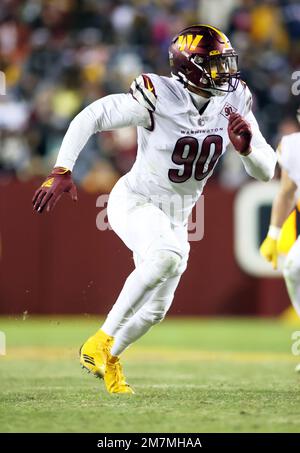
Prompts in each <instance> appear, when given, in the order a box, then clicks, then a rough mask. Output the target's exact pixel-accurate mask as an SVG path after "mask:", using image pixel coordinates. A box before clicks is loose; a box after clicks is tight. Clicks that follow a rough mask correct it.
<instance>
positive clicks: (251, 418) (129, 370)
mask: <svg viewBox="0 0 300 453" xmlns="http://www.w3.org/2000/svg"><path fill="white" fill-rule="evenodd" d="M98 325H99V321H97V320H96V319H95V318H93V317H88V316H86V317H73V318H71V317H66V318H63V317H61V318H49V317H48V318H31V317H29V318H27V319H23V318H17V317H16V318H13V317H11V318H0V330H1V331H3V332H5V334H6V340H7V354H6V356H0V382H1V392H0V430H1V432H99V433H103V432H108V433H113V432H161V433H167V432H171V433H175V432H199V433H201V432H300V374H296V373H295V371H294V368H295V365H296V364H297V363H298V361H299V362H300V357H299V356H298V357H295V356H293V355H292V353H291V344H292V340H291V334H292V332H293V331H295V330H300V326H299V325H298V326H297V325H289V324H284V323H282V322H280V321H277V320H276V321H275V320H268V321H266V320H250V319H246V320H240V319H216V320H211V319H195V318H194V319H168V320H165V321H164V322H163V323H162V324H160V325H159V326H156V327H155V328H153V330H152V331H151V332H150V333H149V334H148V335H146V336H145V337H144V338H143V339H142V340H140V341H139V342H138V343H137V344H136V345H134V346H132V347H131V348H130V349H129V350H128V351H127V352H126V353H125V354H124V357H123V363H124V368H125V371H126V376H127V379H128V382H130V383H131V384H132V386H133V387H134V389H135V390H136V394H135V395H134V396H128V395H123V396H122V395H113V396H111V395H109V394H108V393H106V391H105V389H104V386H103V382H102V381H100V380H98V379H95V378H94V377H92V376H91V375H88V374H86V373H85V372H84V371H83V370H81V368H80V367H79V363H78V348H79V346H80V345H81V343H82V342H83V341H84V340H85V339H86V338H87V337H88V336H89V335H90V334H91V333H93V332H94V331H95V330H96V329H97V327H98Z"/></svg>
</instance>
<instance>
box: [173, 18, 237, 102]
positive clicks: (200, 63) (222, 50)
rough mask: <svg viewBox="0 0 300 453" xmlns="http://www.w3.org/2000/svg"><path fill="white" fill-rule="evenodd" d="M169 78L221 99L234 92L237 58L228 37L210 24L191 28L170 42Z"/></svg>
mask: <svg viewBox="0 0 300 453" xmlns="http://www.w3.org/2000/svg"><path fill="white" fill-rule="evenodd" d="M169 55H170V66H171V72H172V75H173V76H175V77H177V78H178V80H179V81H181V82H182V83H183V84H184V85H185V86H186V87H193V88H196V89H200V90H204V91H208V92H210V93H211V94H212V95H214V96H216V95H219V96H222V95H224V94H226V93H230V92H233V91H235V90H236V88H237V86H238V83H239V77H240V73H239V71H238V56H237V53H236V52H235V51H234V49H233V48H232V46H231V44H230V42H229V40H228V38H227V37H226V36H225V35H224V34H223V33H222V32H221V31H220V30H217V29H216V28H214V27H211V26H209V25H194V26H192V27H189V28H187V29H185V30H183V31H182V32H180V33H179V34H178V35H177V36H175V38H174V39H173V40H172V43H171V46H170V49H169Z"/></svg>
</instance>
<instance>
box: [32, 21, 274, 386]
mask: <svg viewBox="0 0 300 453" xmlns="http://www.w3.org/2000/svg"><path fill="white" fill-rule="evenodd" d="M169 58H170V66H171V77H162V76H159V75H157V74H142V75H140V76H139V77H137V78H136V79H135V80H134V82H133V83H132V85H131V90H130V93H127V94H125V93H124V94H114V95H110V96H106V97H104V98H102V99H99V100H97V101H96V102H94V103H92V104H91V105H90V106H88V107H87V108H85V109H84V110H83V111H82V112H81V113H79V114H78V115H77V116H76V117H75V119H74V120H73V121H72V122H71V124H70V127H69V129H68V131H67V133H66V135H65V137H64V139H63V142H62V145H61V148H60V151H59V154H58V158H57V161H56V165H55V167H54V169H53V171H52V172H51V174H50V175H49V176H48V178H47V179H46V181H45V182H44V183H43V184H42V186H41V187H40V188H39V189H38V190H37V191H36V193H35V195H34V198H33V205H34V209H35V210H36V211H37V212H40V213H42V212H44V211H50V210H51V209H53V207H54V206H55V204H56V203H57V201H58V200H59V198H60V197H61V196H62V194H63V193H64V192H69V193H70V194H71V196H72V198H73V199H74V200H75V199H76V188H75V186H74V183H73V181H72V169H73V166H74V164H75V162H76V159H77V157H78V155H79V153H80V151H81V149H82V148H83V146H84V145H85V143H86V142H87V140H88V138H89V137H90V136H91V135H92V134H94V133H96V132H98V131H104V130H111V129H115V128H120V127H124V126H137V133H138V151H137V158H136V161H135V163H134V165H133V167H132V169H131V170H130V171H129V173H127V174H126V175H125V176H123V177H122V178H121V179H120V180H119V181H118V182H117V184H116V185H115V187H114V188H113V189H112V192H111V194H110V197H109V201H108V207H107V211H108V218H109V222H110V224H111V226H112V228H113V230H114V231H115V232H116V234H117V235H118V236H119V237H120V238H121V239H122V240H123V242H124V243H125V244H126V245H127V247H129V249H130V250H132V252H133V256H134V262H135V270H134V271H133V272H132V273H131V274H130V275H129V277H128V278H127V280H126V282H125V284H124V287H123V289H122V291H121V293H120V295H119V297H118V299H117V301H116V302H115V304H114V306H113V307H112V309H111V311H110V313H109V314H108V316H107V318H106V320H105V322H104V324H103V326H102V327H101V329H100V330H99V331H98V332H96V334H95V335H93V336H91V337H90V338H89V339H88V340H87V341H86V342H85V343H84V344H83V346H82V348H81V354H80V362H81V364H82V366H83V367H85V368H87V369H88V370H89V371H91V372H92V373H93V374H95V375H97V376H99V377H104V381H105V385H106V388H107V390H108V391H109V392H111V393H133V390H132V388H131V387H130V386H129V385H128V384H127V382H126V380H125V377H124V374H123V371H122V367H121V364H120V359H119V356H120V354H121V353H122V352H123V351H124V350H125V348H127V347H128V346H129V345H130V344H132V343H133V342H135V341H136V340H137V339H138V338H140V337H141V336H142V335H144V334H145V333H146V332H147V331H148V330H149V329H150V328H151V327H152V326H153V325H154V324H156V323H159V322H160V321H162V320H163V318H164V317H165V315H166V313H167V311H168V309H169V308H170V305H171V303H172V300H173V297H174V292H175V290H176V288H177V286H178V283H179V280H180V277H181V275H182V273H183V272H184V270H185V269H186V266H187V261H188V255H189V248H190V247H189V243H188V235H187V220H188V216H189V214H190V213H191V211H192V208H193V206H194V204H195V203H196V201H197V199H198V198H199V196H200V195H201V193H202V191H203V188H204V186H205V184H206V182H207V180H208V178H209V177H210V176H211V175H212V173H213V170H214V168H215V166H216V164H217V162H218V160H219V159H220V157H221V156H222V154H224V153H225V151H226V150H227V149H229V148H233V149H234V150H235V152H236V154H237V155H238V157H239V158H240V159H241V160H242V162H243V165H244V167H245V169H246V171H247V172H248V174H249V175H250V176H252V177H254V178H257V179H259V180H262V181H268V180H270V179H271V178H272V177H273V174H274V168H275V163H276V155H275V153H274V151H273V149H272V148H271V147H270V146H269V145H268V144H267V143H266V141H265V139H264V138H263V136H262V134H261V132H260V130H259V127H258V124H257V122H256V120H255V118H254V116H253V113H252V112H251V94H250V91H249V89H248V87H247V86H246V84H245V83H244V82H242V81H241V80H240V74H239V71H238V56H237V54H236V52H235V50H234V49H233V48H232V46H231V44H230V41H229V40H228V38H227V37H226V36H225V35H224V33H222V32H221V31H220V30H218V29H216V28H214V27H212V26H209V25H194V26H191V27H188V28H186V29H184V30H182V31H181V32H180V33H178V35H177V36H175V37H174V39H173V40H172V42H171V45H170V49H169ZM171 205H172V206H171ZM170 206H171V207H170Z"/></svg>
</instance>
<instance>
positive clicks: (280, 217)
mask: <svg viewBox="0 0 300 453" xmlns="http://www.w3.org/2000/svg"><path fill="white" fill-rule="evenodd" d="M296 190H297V185H296V184H295V182H294V181H293V180H292V179H291V178H290V177H289V175H288V172H287V171H286V170H285V169H284V168H282V170H281V179H280V188H279V192H278V193H277V195H276V197H275V198H274V201H273V205H272V214H271V222H270V227H269V231H268V234H267V237H266V238H265V240H264V241H263V243H262V245H261V247H260V253H261V255H262V256H263V257H264V258H265V259H266V260H267V261H270V262H271V264H272V266H273V268H274V269H277V257H278V239H279V236H280V232H281V228H282V225H283V224H284V222H285V220H286V219H287V218H288V216H289V215H290V213H291V212H292V211H293V209H294V208H295V205H296V199H295V195H296Z"/></svg>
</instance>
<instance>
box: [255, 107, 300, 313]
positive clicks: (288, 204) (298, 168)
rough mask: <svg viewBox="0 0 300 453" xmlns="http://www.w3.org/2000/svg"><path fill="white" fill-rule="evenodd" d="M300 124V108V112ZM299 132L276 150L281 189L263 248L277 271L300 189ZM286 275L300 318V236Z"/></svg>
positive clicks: (289, 257)
mask: <svg viewBox="0 0 300 453" xmlns="http://www.w3.org/2000/svg"><path fill="white" fill-rule="evenodd" d="M297 119H298V121H299V122H300V108H299V109H298V112H297ZM299 149H300V132H295V133H293V134H289V135H285V136H283V137H282V140H281V142H280V144H279V146H278V149H277V155H278V162H279V164H280V166H281V179H280V188H279V192H278V193H277V195H276V197H275V199H274V201H273V206H272V213H271V222H270V227H269V231H268V234H267V237H266V239H265V240H264V242H263V243H262V245H261V247H260V252H261V254H262V256H263V257H264V258H265V259H266V260H267V261H270V262H271V264H272V266H273V268H274V269H277V261H278V240H279V236H280V233H281V228H282V225H283V224H284V222H285V220H286V219H287V218H288V216H289V215H290V213H291V212H292V211H293V210H294V209H295V207H296V204H297V198H296V192H297V189H298V188H299V187H300V156H299ZM283 276H284V279H285V283H286V286H287V289H288V293H289V296H290V299H291V301H292V304H293V306H294V308H295V310H296V312H297V314H298V316H299V317H300V236H298V238H297V240H296V242H295V243H294V245H293V246H292V248H291V249H290V251H289V253H288V254H287V256H286V258H285V261H284V266H283Z"/></svg>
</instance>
